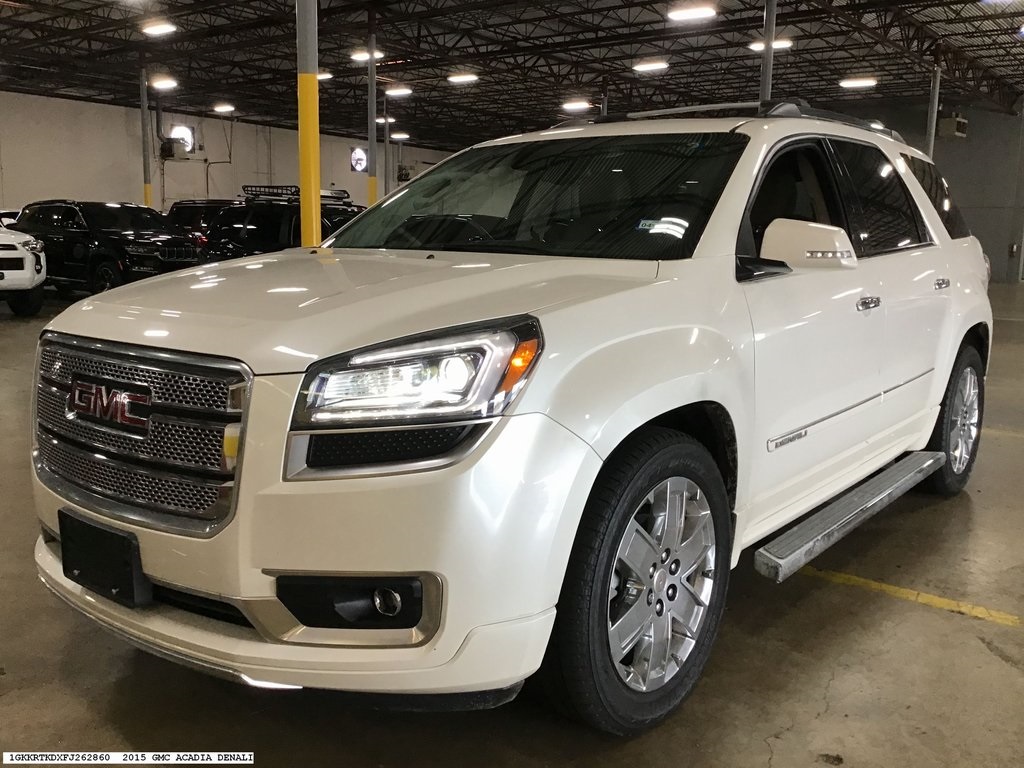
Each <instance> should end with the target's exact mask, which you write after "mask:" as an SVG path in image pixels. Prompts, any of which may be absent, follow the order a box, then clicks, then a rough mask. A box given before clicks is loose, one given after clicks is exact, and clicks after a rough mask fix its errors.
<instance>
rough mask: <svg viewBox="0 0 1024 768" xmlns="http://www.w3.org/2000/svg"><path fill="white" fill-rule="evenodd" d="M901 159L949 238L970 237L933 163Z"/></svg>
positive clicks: (947, 186) (960, 214)
mask: <svg viewBox="0 0 1024 768" xmlns="http://www.w3.org/2000/svg"><path fill="white" fill-rule="evenodd" d="M903 159H904V160H906V162H907V165H909V166H910V171H911V173H913V174H914V177H915V178H916V179H917V180H918V181H919V182H921V186H922V187H923V188H924V191H925V194H926V195H928V199H929V200H931V201H932V205H933V206H935V211H936V212H937V213H938V214H939V218H941V219H942V223H943V224H944V225H945V227H946V231H947V232H948V233H949V236H950V237H951V238H953V239H954V240H955V239H957V238H960V237H970V235H971V230H970V229H968V227H967V222H966V221H964V216H963V214H962V213H961V212H960V208H959V207H958V206H957V204H956V203H954V202H953V195H952V194H951V193H950V191H949V185H948V184H947V183H946V180H945V179H944V178H942V174H940V173H939V170H938V168H936V167H935V165H934V164H933V163H929V162H928V161H927V160H922V159H921V158H919V157H910V156H909V155H903Z"/></svg>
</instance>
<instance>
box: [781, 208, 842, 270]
mask: <svg viewBox="0 0 1024 768" xmlns="http://www.w3.org/2000/svg"><path fill="white" fill-rule="evenodd" d="M761 258H762V259H772V260H775V261H781V262H784V263H785V264H787V265H788V266H790V267H792V268H793V269H820V268H822V267H825V268H833V269H836V268H845V269H850V268H853V267H856V266H857V254H856V253H855V252H854V250H853V243H851V242H850V237H849V235H847V234H846V231H845V230H843V229H841V228H839V227H832V226H829V225H828V224H816V223H815V222H813V221H796V220H795V219H775V221H773V222H772V223H771V224H769V225H768V229H766V230H765V233H764V240H762V242H761Z"/></svg>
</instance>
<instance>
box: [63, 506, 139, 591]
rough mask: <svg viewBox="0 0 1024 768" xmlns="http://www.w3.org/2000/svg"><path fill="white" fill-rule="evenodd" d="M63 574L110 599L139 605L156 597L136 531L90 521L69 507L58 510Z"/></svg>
mask: <svg viewBox="0 0 1024 768" xmlns="http://www.w3.org/2000/svg"><path fill="white" fill-rule="evenodd" d="M57 520H58V523H59V525H60V543H61V557H62V561H63V566H64V575H65V576H66V577H67V578H68V579H70V580H71V581H73V582H75V583H76V584H79V585H80V586H83V587H85V588H86V589H88V590H90V591H91V592H95V593H96V594H98V595H101V596H102V597H105V598H107V599H108V600H113V601H114V602H115V603H119V604H121V605H124V606H127V607H129V608H137V607H139V606H142V605H147V604H149V603H150V602H152V600H153V583H152V582H151V581H150V580H149V579H148V578H146V574H145V573H143V571H142V556H141V554H140V552H139V540H138V539H137V538H136V537H135V535H134V534H132V533H129V532H127V531H122V530H120V529H118V528H114V527H113V526H108V525H104V524H102V523H99V522H96V521H94V520H88V519H86V518H84V517H82V516H81V515H78V514H76V513H75V512H72V511H70V510H67V509H61V510H58V512H57Z"/></svg>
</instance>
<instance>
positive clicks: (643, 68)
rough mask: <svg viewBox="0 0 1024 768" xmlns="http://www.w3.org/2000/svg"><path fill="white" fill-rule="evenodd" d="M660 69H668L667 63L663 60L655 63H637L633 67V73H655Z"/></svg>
mask: <svg viewBox="0 0 1024 768" xmlns="http://www.w3.org/2000/svg"><path fill="white" fill-rule="evenodd" d="M661 69H668V62H667V61H664V60H663V59H658V60H656V61H638V62H637V63H636V64H634V65H633V70H634V71H635V72H657V71H658V70H661Z"/></svg>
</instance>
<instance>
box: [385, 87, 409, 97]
mask: <svg viewBox="0 0 1024 768" xmlns="http://www.w3.org/2000/svg"><path fill="white" fill-rule="evenodd" d="M410 93H412V88H410V87H409V86H407V85H393V86H391V87H390V88H388V89H387V90H385V91H384V95H385V96H391V97H395V96H408V95H409V94H410Z"/></svg>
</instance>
